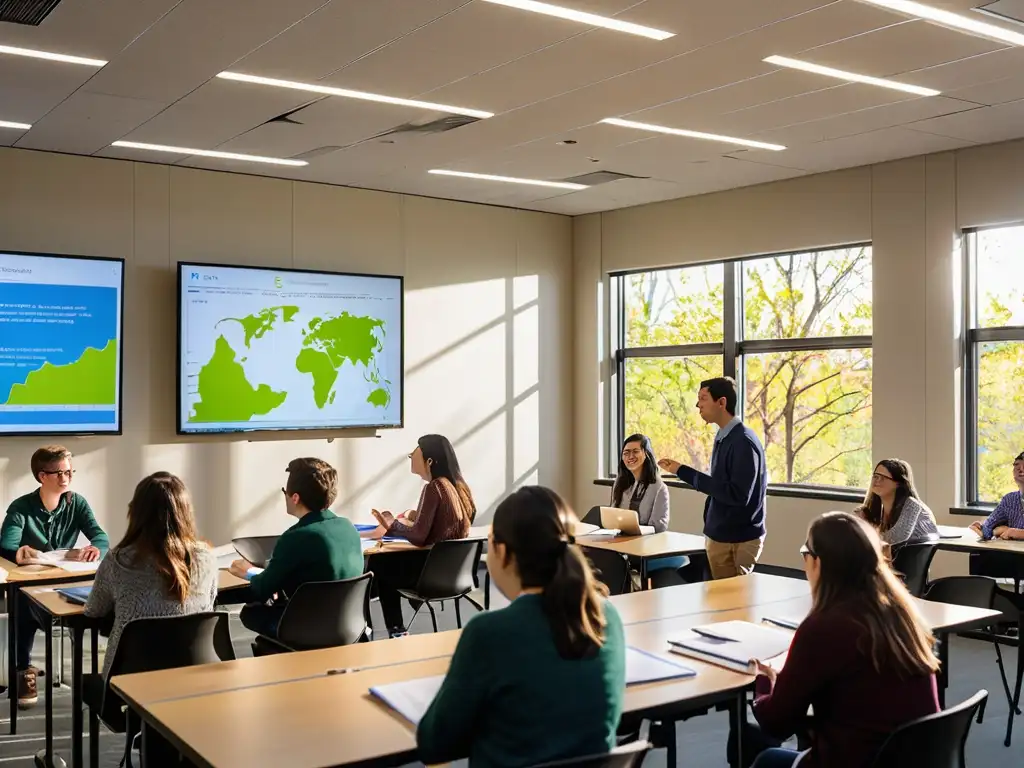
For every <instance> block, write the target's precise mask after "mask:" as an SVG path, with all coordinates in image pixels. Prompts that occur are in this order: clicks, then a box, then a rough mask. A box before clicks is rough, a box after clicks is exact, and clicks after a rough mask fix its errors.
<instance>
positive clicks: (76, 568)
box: [22, 549, 100, 573]
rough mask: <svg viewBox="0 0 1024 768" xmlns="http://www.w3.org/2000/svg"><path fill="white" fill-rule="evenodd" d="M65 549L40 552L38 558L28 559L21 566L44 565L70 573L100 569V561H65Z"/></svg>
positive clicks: (66, 552)
mask: <svg viewBox="0 0 1024 768" xmlns="http://www.w3.org/2000/svg"><path fill="white" fill-rule="evenodd" d="M67 554H68V550H66V549H54V550H52V551H50V552H40V553H39V557H30V558H28V559H27V560H25V562H24V563H22V565H45V566H49V567H51V568H62V569H63V570H65V571H70V572H71V573H91V572H93V571H95V570H96V569H97V568H99V567H100V561H99V560H94V561H92V562H91V563H86V562H83V561H81V560H67V559H65V558H66V556H67Z"/></svg>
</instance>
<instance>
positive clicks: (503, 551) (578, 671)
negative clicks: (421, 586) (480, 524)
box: [416, 486, 626, 768]
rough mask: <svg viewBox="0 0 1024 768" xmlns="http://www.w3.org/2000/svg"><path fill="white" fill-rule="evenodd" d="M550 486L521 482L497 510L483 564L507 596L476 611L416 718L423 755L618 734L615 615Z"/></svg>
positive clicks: (504, 762) (513, 752)
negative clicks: (503, 602) (502, 603)
mask: <svg viewBox="0 0 1024 768" xmlns="http://www.w3.org/2000/svg"><path fill="white" fill-rule="evenodd" d="M574 523H575V516H574V515H573V513H572V511H571V510H570V509H569V508H568V506H566V504H565V502H564V501H562V499H561V498H560V497H559V496H558V494H556V493H555V492H554V491H551V490H548V489H547V488H542V487H540V486H528V487H525V488H520V489H519V490H518V491H516V492H515V493H513V494H512V495H511V496H509V497H508V498H507V499H505V500H504V501H503V502H502V503H501V504H499V505H498V508H497V510H496V511H495V513H494V522H493V524H492V526H491V536H490V541H489V545H490V549H489V555H488V558H487V568H488V570H489V571H490V574H491V579H492V580H493V581H494V584H495V585H496V586H497V587H498V589H499V590H501V592H502V593H503V594H504V595H505V596H506V597H507V598H509V600H511V601H512V602H511V603H510V605H509V606H508V607H507V608H503V609H501V610H496V611H489V612H487V613H481V614H479V615H477V616H475V617H473V619H472V621H470V622H469V623H468V624H467V625H466V628H465V629H464V630H463V632H462V637H461V638H460V639H459V644H458V647H457V648H456V649H455V655H454V656H453V657H452V661H451V666H450V667H449V669H448V674H447V676H446V677H445V680H444V683H443V684H442V686H441V689H440V691H438V693H437V696H436V697H435V698H434V701H433V703H432V704H431V705H430V708H429V709H428V710H427V713H426V714H425V715H424V716H423V719H422V720H421V721H420V723H419V727H418V729H417V733H416V738H417V743H418V746H419V758H420V760H422V761H423V762H424V763H426V764H427V765H433V764H437V763H445V762H450V761H452V760H457V759H459V758H464V757H468V758H469V759H470V763H471V764H472V765H473V766H474V768H478V767H479V766H484V767H485V768H486V767H487V766H499V767H501V768H519V767H520V766H530V765H537V764H539V763H545V762H549V761H552V760H563V759H567V758H572V757H580V756H583V755H588V754H594V753H600V752H605V751H608V750H609V749H611V748H612V747H614V746H615V741H616V739H615V734H616V728H617V727H618V724H619V717H620V715H621V714H622V694H623V691H624V690H625V685H626V663H625V641H624V639H623V629H622V620H621V619H620V618H619V615H618V613H617V612H616V611H615V608H613V607H612V606H611V604H609V603H608V602H607V601H606V599H605V597H606V595H607V591H606V589H605V588H604V586H603V585H602V584H601V583H600V582H599V581H597V579H595V577H594V574H593V573H592V572H591V570H590V565H589V564H588V563H587V560H586V558H585V557H584V556H583V553H582V552H580V550H579V547H577V546H576V543H575V541H574V540H573V538H572V535H571V533H570V532H571V531H572V529H573V525H574Z"/></svg>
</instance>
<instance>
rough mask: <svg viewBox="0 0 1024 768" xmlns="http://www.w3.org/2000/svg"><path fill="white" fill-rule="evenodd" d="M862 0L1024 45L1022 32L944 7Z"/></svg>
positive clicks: (893, 0)
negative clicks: (944, 8) (971, 17)
mask: <svg viewBox="0 0 1024 768" xmlns="http://www.w3.org/2000/svg"><path fill="white" fill-rule="evenodd" d="M860 2H862V3H867V4H868V5H876V6H878V7H879V8H888V9H889V10H890V11H897V12H899V13H903V14H906V15H907V16H915V17H917V18H919V19H924V20H925V21H934V22H935V23H936V24H941V25H942V26H944V27H953V28H954V29H959V30H962V31H964V32H969V33H971V34H973V35H978V36H980V37H987V38H990V39H992V40H998V41H999V42H1001V43H1009V44H1010V45H1021V46H1024V35H1022V34H1021V33H1020V32H1012V31H1010V30H1009V29H1005V28H1003V27H997V26H996V25H995V24H989V23H987V22H984V21H977V20H976V19H970V18H968V17H966V16H961V15H960V14H958V13H953V12H952V11H946V10H943V9H942V8H935V7H933V6H930V5H924V4H923V3H915V2H911V0H860Z"/></svg>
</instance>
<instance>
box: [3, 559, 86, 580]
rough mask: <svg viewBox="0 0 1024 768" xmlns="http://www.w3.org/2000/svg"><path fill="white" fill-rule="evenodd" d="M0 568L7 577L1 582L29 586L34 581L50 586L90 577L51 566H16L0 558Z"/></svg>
mask: <svg viewBox="0 0 1024 768" xmlns="http://www.w3.org/2000/svg"><path fill="white" fill-rule="evenodd" d="M0 568H3V569H4V570H5V571H7V576H6V578H5V579H3V581H5V582H12V583H16V584H31V583H32V582H34V581H45V582H49V583H51V584H52V583H56V582H62V581H81V580H82V579H88V578H89V577H90V574H89V573H82V572H81V571H65V570H64V569H63V568H54V567H53V566H52V565H18V564H17V563H12V562H11V561H10V560H7V559H5V558H2V557H0Z"/></svg>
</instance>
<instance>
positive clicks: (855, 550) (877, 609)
mask: <svg viewBox="0 0 1024 768" xmlns="http://www.w3.org/2000/svg"><path fill="white" fill-rule="evenodd" d="M807 549H808V550H809V552H810V553H813V554H812V555H811V556H812V557H815V558H817V559H818V561H819V563H820V566H821V571H820V574H819V576H818V581H817V583H816V585H815V587H814V604H813V606H812V607H811V611H810V615H814V614H816V613H821V612H823V611H828V610H839V611H842V613H843V615H845V616H848V617H849V618H850V619H852V620H853V621H855V622H856V623H857V624H859V625H861V626H862V627H863V628H864V630H865V633H866V639H867V645H868V647H867V648H865V649H863V652H865V653H867V654H868V655H869V656H870V657H871V661H872V664H873V665H874V668H875V670H876V671H877V672H879V673H881V672H883V671H888V670H891V671H893V672H895V673H896V674H897V675H898V676H899V677H901V678H903V679H906V678H908V677H917V676H919V675H927V674H931V673H933V672H936V671H937V670H938V669H939V660H938V659H937V658H936V656H935V653H934V651H933V650H932V648H933V646H934V637H932V633H931V631H930V630H929V629H928V627H927V626H926V625H925V624H924V622H923V621H922V620H921V617H920V615H919V614H918V611H917V607H916V606H915V605H914V602H913V600H912V599H911V597H910V593H909V592H907V588H906V587H905V586H904V585H903V583H902V582H901V581H900V580H899V579H898V578H897V577H896V574H895V573H893V571H892V568H890V567H889V564H888V563H887V562H886V560H885V557H884V556H883V555H882V544H881V540H880V539H879V537H878V533H877V532H876V531H875V530H874V529H873V528H871V527H870V526H868V525H867V524H866V523H865V522H864V521H863V520H861V519H859V518H858V517H856V516H854V515H851V514H848V513H846V512H826V513H825V514H824V515H822V516H821V517H819V518H818V519H817V520H815V521H814V522H813V523H811V526H810V528H809V529H808V531H807Z"/></svg>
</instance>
